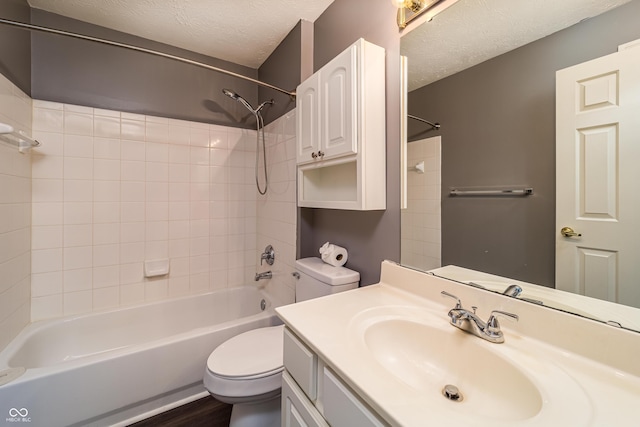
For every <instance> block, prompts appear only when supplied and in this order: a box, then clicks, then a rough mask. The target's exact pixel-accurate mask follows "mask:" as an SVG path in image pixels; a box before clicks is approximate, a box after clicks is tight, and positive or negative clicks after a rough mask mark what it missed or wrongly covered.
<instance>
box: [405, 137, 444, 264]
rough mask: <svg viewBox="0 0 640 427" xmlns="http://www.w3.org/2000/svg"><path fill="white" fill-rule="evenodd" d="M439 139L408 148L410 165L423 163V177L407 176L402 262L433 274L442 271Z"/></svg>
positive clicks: (419, 142) (416, 142)
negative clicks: (433, 270)
mask: <svg viewBox="0 0 640 427" xmlns="http://www.w3.org/2000/svg"><path fill="white" fill-rule="evenodd" d="M440 159H441V143H440V137H435V138H427V139H423V140H420V141H415V142H411V143H410V144H408V145H407V165H408V167H413V166H415V165H416V164H417V163H419V162H422V161H424V165H425V168H424V169H425V170H424V174H420V173H417V172H415V171H409V172H408V173H407V209H404V210H402V213H401V223H402V232H401V233H402V240H401V248H400V250H401V262H402V264H404V265H409V266H412V267H416V268H420V269H424V270H430V269H433V268H438V267H441V264H442V257H441V242H442V238H441V216H440V215H441V213H440V211H441V209H440V197H441V190H440V187H441V161H440Z"/></svg>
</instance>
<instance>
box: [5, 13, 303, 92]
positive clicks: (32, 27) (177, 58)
mask: <svg viewBox="0 0 640 427" xmlns="http://www.w3.org/2000/svg"><path fill="white" fill-rule="evenodd" d="M0 24H5V25H10V26H13V27H18V28H22V29H27V30H32V31H40V32H43V33H50V34H57V35H59V36H66V37H72V38H76V39H80V40H88V41H92V42H96V43H102V44H106V45H110V46H117V47H122V48H125V49H130V50H135V51H137V52H144V53H149V54H151V55H156V56H161V57H163V58H168V59H173V60H175V61H179V62H184V63H186V64H191V65H196V66H198V67H202V68H206V69H208V70H212V71H216V72H218V73H222V74H226V75H228V76H232V77H237V78H239V79H243V80H246V81H249V82H252V83H255V84H257V85H260V86H264V87H267V88H269V89H273V90H276V91H278V92H281V93H284V94H286V95H289V96H290V97H292V98H295V96H296V92H295V91H288V90H284V89H281V88H279V87H277V86H274V85H271V84H269V83H265V82H261V81H260V80H256V79H252V78H251V77H247V76H243V75H242V74H237V73H234V72H232V71H227V70H225V69H222V68H218V67H214V66H212V65H208V64H204V63H202V62H198V61H193V60H191V59H187V58H182V57H181V56H176V55H170V54H168V53H163V52H159V51H157V50H152V49H146V48H144V47H138V46H134V45H130V44H126V43H120V42H114V41H111V40H105V39H101V38H98V37H92V36H85V35H83V34H77V33H72V32H69V31H63V30H56V29H55V28H48V27H42V26H40V25H33V24H25V23H24V22H18V21H12V20H10V19H4V18H0Z"/></svg>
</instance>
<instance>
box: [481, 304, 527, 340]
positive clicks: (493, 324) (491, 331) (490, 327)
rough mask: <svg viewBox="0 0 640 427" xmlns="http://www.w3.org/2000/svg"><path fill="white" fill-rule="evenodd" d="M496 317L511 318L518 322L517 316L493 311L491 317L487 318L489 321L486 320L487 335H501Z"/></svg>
mask: <svg viewBox="0 0 640 427" xmlns="http://www.w3.org/2000/svg"><path fill="white" fill-rule="evenodd" d="M498 316H505V317H511V318H512V319H515V320H516V321H518V319H519V317H518V315H517V314H513V313H507V312H506V311H500V310H493V311H492V312H491V316H489V320H487V327H486V329H485V330H486V332H487V334H488V335H493V336H496V335H502V331H501V330H500V323H498V319H497V317H498Z"/></svg>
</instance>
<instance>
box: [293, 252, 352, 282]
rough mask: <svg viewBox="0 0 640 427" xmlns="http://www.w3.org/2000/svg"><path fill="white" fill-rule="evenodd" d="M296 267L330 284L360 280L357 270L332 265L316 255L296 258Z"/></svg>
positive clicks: (301, 271)
mask: <svg viewBox="0 0 640 427" xmlns="http://www.w3.org/2000/svg"><path fill="white" fill-rule="evenodd" d="M296 269H297V270H298V271H299V272H300V273H305V274H307V275H309V276H311V277H313V278H314V279H316V280H320V281H322V282H324V283H327V284H329V285H332V286H337V285H346V284H347V283H354V282H359V281H360V273H358V272H357V271H353V270H350V269H348V268H346V267H334V266H332V265H330V264H327V263H325V262H323V261H322V260H321V259H320V258H317V257H311V258H302V259H299V260H296Z"/></svg>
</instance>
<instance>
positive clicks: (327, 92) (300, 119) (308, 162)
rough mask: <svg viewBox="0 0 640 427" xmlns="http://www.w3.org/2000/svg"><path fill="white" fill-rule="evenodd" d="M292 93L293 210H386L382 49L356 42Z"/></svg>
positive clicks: (367, 43) (370, 44)
mask: <svg viewBox="0 0 640 427" xmlns="http://www.w3.org/2000/svg"><path fill="white" fill-rule="evenodd" d="M296 93H297V96H296V99H297V100H296V107H297V113H296V116H297V124H296V129H297V153H296V159H297V164H298V206H301V207H316V208H332V209H350V210H381V209H385V208H386V175H385V170H386V165H385V141H386V130H385V129H386V127H385V107H386V105H385V51H384V49H383V48H381V47H380V46H376V45H374V44H372V43H369V42H367V41H365V40H363V39H360V40H358V41H357V42H356V43H354V44H353V45H351V46H350V47H349V48H347V49H346V50H345V51H344V52H342V53H341V54H340V55H338V56H337V57H335V58H334V59H333V60H331V61H330V62H329V63H328V64H326V65H325V66H324V67H322V68H321V69H320V70H319V71H318V72H316V73H315V74H314V75H312V76H311V77H309V78H308V79H307V80H305V81H304V82H303V83H301V84H300V86H298V88H297V91H296Z"/></svg>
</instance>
